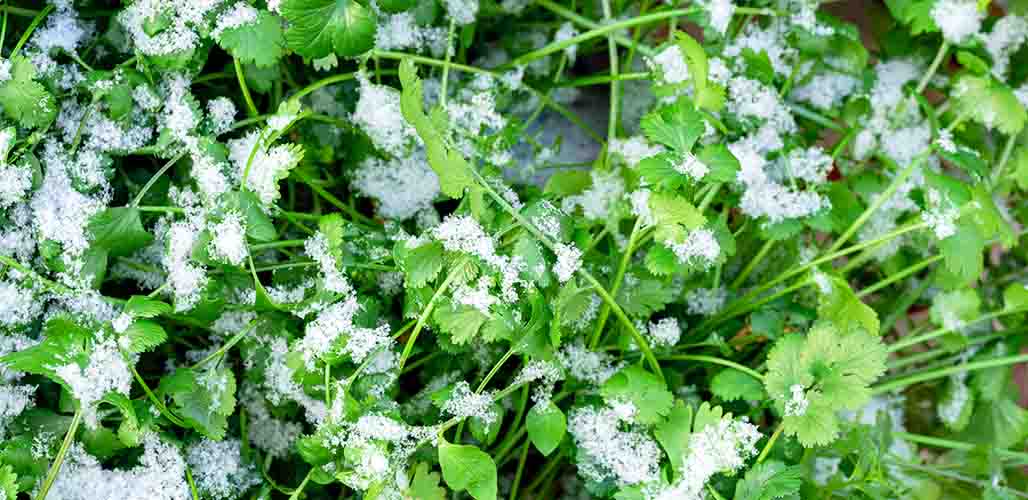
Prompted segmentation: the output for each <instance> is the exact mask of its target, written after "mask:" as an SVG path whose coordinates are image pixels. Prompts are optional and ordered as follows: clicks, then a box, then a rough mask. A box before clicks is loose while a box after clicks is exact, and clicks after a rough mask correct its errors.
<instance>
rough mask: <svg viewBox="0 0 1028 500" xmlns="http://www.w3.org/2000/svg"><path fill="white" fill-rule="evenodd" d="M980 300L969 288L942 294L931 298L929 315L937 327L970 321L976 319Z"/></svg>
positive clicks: (979, 308) (980, 305)
mask: <svg viewBox="0 0 1028 500" xmlns="http://www.w3.org/2000/svg"><path fill="white" fill-rule="evenodd" d="M981 307H982V300H981V299H980V298H978V292H976V291H975V290H973V289H969V288H962V289H959V290H953V291H952V292H944V293H940V294H938V295H936V296H935V297H934V298H932V308H931V310H930V315H931V319H932V322H933V323H935V324H936V325H938V326H947V325H951V324H953V323H962V322H965V321H972V320H974V319H977V318H978V315H979V311H980V310H981Z"/></svg>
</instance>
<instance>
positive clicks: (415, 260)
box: [401, 241, 444, 288]
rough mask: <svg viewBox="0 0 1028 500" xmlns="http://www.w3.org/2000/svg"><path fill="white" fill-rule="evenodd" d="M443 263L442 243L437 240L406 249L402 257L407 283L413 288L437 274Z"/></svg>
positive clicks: (422, 284)
mask: <svg viewBox="0 0 1028 500" xmlns="http://www.w3.org/2000/svg"><path fill="white" fill-rule="evenodd" d="M401 244H405V243H401ZM443 263H444V260H443V245H442V243H439V242H438V241H432V242H429V243H426V244H424V245H421V246H419V247H416V248H414V249H412V250H408V251H407V254H406V256H405V257H404V259H403V269H404V272H405V273H406V277H407V285H408V286H412V287H415V288H421V287H423V286H425V285H427V284H428V283H429V282H431V281H432V280H434V279H435V278H436V276H438V275H439V271H441V270H442V269H443Z"/></svg>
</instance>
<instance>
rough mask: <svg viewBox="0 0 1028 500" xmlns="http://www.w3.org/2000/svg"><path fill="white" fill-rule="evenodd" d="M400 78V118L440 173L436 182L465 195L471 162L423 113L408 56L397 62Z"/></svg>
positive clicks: (446, 191)
mask: <svg viewBox="0 0 1028 500" xmlns="http://www.w3.org/2000/svg"><path fill="white" fill-rule="evenodd" d="M400 82H401V83H402V84H403V94H402V95H401V97H400V111H401V112H402V113H403V118H404V119H405V120H407V122H408V123H410V124H411V125H412V126H414V129H415V130H417V131H418V136H419V137H421V140H422V141H424V143H425V152H426V154H428V163H429V165H431V167H432V170H434V171H435V173H436V175H438V176H439V186H440V188H441V189H442V192H443V194H445V195H447V196H449V197H451V198H460V197H461V196H463V195H464V189H465V188H468V187H471V186H473V185H475V178H474V177H473V176H472V175H471V171H470V169H471V165H469V164H468V162H467V160H465V159H464V156H463V155H461V154H460V153H459V152H457V151H456V150H454V149H453V148H450V147H448V146H447V145H446V142H445V139H444V137H443V134H442V133H441V131H440V130H438V128H437V123H433V121H432V120H431V119H430V118H429V117H428V115H426V114H425V111H424V109H423V107H422V106H423V105H422V102H423V101H424V99H423V97H422V95H423V94H422V89H421V79H420V78H418V71H417V68H416V67H415V66H414V62H413V61H411V60H410V59H405V60H404V61H403V62H402V63H401V64H400ZM434 113H436V111H435V110H433V114H434Z"/></svg>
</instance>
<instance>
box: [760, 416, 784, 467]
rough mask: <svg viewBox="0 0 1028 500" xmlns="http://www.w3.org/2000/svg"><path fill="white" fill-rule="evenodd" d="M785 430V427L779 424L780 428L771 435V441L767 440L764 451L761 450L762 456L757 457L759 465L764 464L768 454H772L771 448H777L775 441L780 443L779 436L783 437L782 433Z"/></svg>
mask: <svg viewBox="0 0 1028 500" xmlns="http://www.w3.org/2000/svg"><path fill="white" fill-rule="evenodd" d="M784 429H785V426H784V425H782V424H781V423H779V424H778V427H777V428H775V432H774V433H772V434H771V439H768V440H767V444H765V445H764V449H763V450H760V455H758V456H757V463H758V464H759V463H761V462H763V461H764V459H765V458H767V454H768V453H771V448H773V447H774V446H775V441H778V436H781V435H782V431H783V430H784Z"/></svg>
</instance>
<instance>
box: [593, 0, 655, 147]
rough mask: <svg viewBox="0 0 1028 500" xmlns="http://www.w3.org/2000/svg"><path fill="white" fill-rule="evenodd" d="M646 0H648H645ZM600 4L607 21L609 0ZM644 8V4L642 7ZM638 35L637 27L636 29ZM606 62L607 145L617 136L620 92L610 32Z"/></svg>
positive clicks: (618, 69)
mask: <svg viewBox="0 0 1028 500" xmlns="http://www.w3.org/2000/svg"><path fill="white" fill-rule="evenodd" d="M647 1H648V0H647ZM600 5H601V6H602V7H603V22H604V23H609V22H610V21H611V17H613V14H612V13H611V11H610V0H600ZM643 9H644V10H645V6H644V7H643ZM636 35H638V29H637V30H636ZM607 61H608V62H607V64H608V66H610V78H611V80H610V105H609V107H610V109H609V113H610V116H609V118H608V119H607V144H608V146H609V145H611V144H614V139H616V138H617V133H618V115H619V113H618V109H619V108H620V106H621V104H620V97H621V92H620V90H618V89H619V88H620V87H619V85H618V80H617V77H618V72H619V71H620V70H621V68H620V64H619V63H618V46H617V43H615V42H614V37H613V35H611V34H607ZM604 154H605V162H604V163H609V161H610V147H607V148H604Z"/></svg>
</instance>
